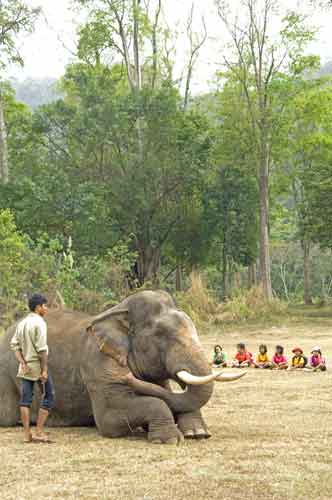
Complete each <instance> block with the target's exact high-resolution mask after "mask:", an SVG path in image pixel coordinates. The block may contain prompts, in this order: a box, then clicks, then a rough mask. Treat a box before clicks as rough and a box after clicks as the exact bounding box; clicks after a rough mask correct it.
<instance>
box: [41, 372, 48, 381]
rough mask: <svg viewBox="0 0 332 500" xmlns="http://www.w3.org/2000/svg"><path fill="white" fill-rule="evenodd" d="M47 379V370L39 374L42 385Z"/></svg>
mask: <svg viewBox="0 0 332 500" xmlns="http://www.w3.org/2000/svg"><path fill="white" fill-rule="evenodd" d="M47 379H48V373H47V370H43V371H42V372H41V374H40V381H41V382H42V383H45V382H47Z"/></svg>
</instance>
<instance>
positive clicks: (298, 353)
mask: <svg viewBox="0 0 332 500" xmlns="http://www.w3.org/2000/svg"><path fill="white" fill-rule="evenodd" d="M292 353H293V354H294V356H293V357H292V365H291V367H290V369H291V370H299V369H302V368H305V366H306V364H307V363H308V360H307V358H306V357H305V356H303V350H302V349H301V347H294V349H293V350H292Z"/></svg>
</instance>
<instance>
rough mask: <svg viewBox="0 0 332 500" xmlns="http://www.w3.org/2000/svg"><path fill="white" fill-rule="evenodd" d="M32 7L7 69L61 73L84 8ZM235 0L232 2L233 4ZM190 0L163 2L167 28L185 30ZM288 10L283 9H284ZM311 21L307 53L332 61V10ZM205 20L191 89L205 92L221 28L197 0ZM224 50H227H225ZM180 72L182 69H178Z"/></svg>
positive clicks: (38, 1) (293, 1)
mask: <svg viewBox="0 0 332 500" xmlns="http://www.w3.org/2000/svg"><path fill="white" fill-rule="evenodd" d="M26 1H27V3H28V4H30V5H31V6H41V7H42V9H43V15H42V16H41V18H40V19H39V21H38V23H37V26H36V30H35V32H34V33H33V34H30V35H28V36H25V37H24V38H21V39H20V40H19V48H20V52H21V54H22V56H23V59H24V61H25V66H24V68H18V67H13V68H10V76H13V77H15V78H18V79H19V80H21V79H24V78H27V77H34V78H42V77H56V78H58V77H60V76H61V75H62V74H63V73H64V70H65V66H66V64H68V63H69V62H71V61H73V60H74V52H75V40H76V31H77V27H78V25H79V23H80V22H82V21H83V20H84V16H83V14H82V12H79V11H76V12H75V11H74V10H73V1H72V0H26ZM238 3H239V0H233V1H232V5H237V4H238ZM191 4H192V0H164V6H165V17H166V19H167V22H168V25H169V26H170V28H171V29H172V30H173V29H177V30H178V31H180V32H181V30H183V26H184V21H185V19H187V16H188V12H189V10H190V7H191ZM304 4H305V2H304V1H299V0H287V1H286V2H285V5H287V7H288V8H290V7H297V6H300V7H299V8H300V10H301V11H303V5H304ZM285 12H286V8H285ZM309 12H310V20H311V21H312V23H313V24H314V25H315V26H317V27H319V33H318V37H317V40H316V42H314V43H312V44H311V46H310V47H309V50H310V52H312V53H315V54H319V55H320V56H321V58H322V62H325V61H327V60H330V59H332V29H331V27H332V9H330V10H329V11H328V10H327V11H325V12H322V11H319V10H317V9H316V10H313V9H310V10H309ZM202 15H203V16H204V18H205V23H206V25H207V28H208V33H209V37H208V40H207V42H206V43H205V45H204V47H203V49H202V50H201V52H200V58H199V60H198V62H197V65H196V69H195V76H194V79H193V87H192V91H193V92H194V93H195V91H196V92H199V91H201V90H205V89H206V88H207V87H208V86H209V84H210V82H211V81H212V80H213V77H214V74H215V71H216V69H217V67H218V63H219V62H220V60H221V56H220V53H221V51H222V50H223V47H224V44H225V40H226V39H225V29H224V27H223V26H222V24H221V21H220V19H219V18H218V16H217V15H216V10H215V7H214V0H196V7H195V26H196V28H197V30H200V29H201V26H202V25H201V17H202ZM176 49H177V55H176V60H177V63H178V68H180V67H181V68H182V67H183V66H184V65H185V62H186V56H187V47H186V39H185V37H184V35H181V34H180V35H179V38H178V41H177V47H176ZM224 50H225V49H224ZM179 71H180V69H179Z"/></svg>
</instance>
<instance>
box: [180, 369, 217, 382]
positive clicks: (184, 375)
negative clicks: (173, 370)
mask: <svg viewBox="0 0 332 500" xmlns="http://www.w3.org/2000/svg"><path fill="white" fill-rule="evenodd" d="M176 376H177V377H178V378H179V379H180V380H182V382H184V383H185V384H188V385H203V384H208V383H209V382H212V381H213V380H214V379H215V378H216V377H218V376H219V373H211V375H204V376H201V377H199V376H198V375H192V374H191V373H189V372H187V371H186V370H181V371H179V372H177V374H176Z"/></svg>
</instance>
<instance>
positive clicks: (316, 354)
mask: <svg viewBox="0 0 332 500" xmlns="http://www.w3.org/2000/svg"><path fill="white" fill-rule="evenodd" d="M308 368H311V369H312V370H313V371H314V372H318V371H322V372H325V370H326V361H325V358H324V357H323V356H322V351H321V348H320V347H319V346H316V347H314V348H313V350H312V351H311V356H310V359H309V367H308Z"/></svg>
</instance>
